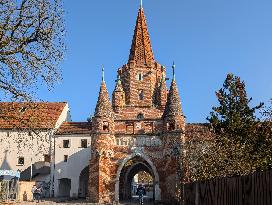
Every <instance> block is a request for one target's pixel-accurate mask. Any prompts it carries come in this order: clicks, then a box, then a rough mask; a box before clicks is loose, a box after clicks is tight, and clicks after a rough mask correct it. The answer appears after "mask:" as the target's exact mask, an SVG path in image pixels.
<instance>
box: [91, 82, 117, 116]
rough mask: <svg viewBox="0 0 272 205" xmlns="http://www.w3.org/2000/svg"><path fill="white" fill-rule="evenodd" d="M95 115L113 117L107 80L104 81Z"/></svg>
mask: <svg viewBox="0 0 272 205" xmlns="http://www.w3.org/2000/svg"><path fill="white" fill-rule="evenodd" d="M94 116H95V117H113V116H114V114H113V110H112V105H111V101H110V97H109V93H108V90H107V86H106V83H105V81H102V83H101V86H100V91H99V96H98V100H97V103H96V108H95V113H94Z"/></svg>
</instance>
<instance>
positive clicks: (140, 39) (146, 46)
mask: <svg viewBox="0 0 272 205" xmlns="http://www.w3.org/2000/svg"><path fill="white" fill-rule="evenodd" d="M129 61H135V62H136V64H147V65H150V64H152V63H153V62H154V61H155V60H154V55H153V51H152V46H151V41H150V37H149V33H148V27H147V23H146V18H145V14H144V9H143V7H142V1H141V4H140V9H139V11H138V17H137V21H136V26H135V30H134V36H133V40H132V44H131V49H130V55H129Z"/></svg>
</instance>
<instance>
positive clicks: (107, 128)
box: [103, 122, 109, 132]
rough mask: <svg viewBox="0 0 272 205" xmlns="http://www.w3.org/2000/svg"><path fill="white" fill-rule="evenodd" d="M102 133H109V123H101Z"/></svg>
mask: <svg viewBox="0 0 272 205" xmlns="http://www.w3.org/2000/svg"><path fill="white" fill-rule="evenodd" d="M103 131H105V132H109V123H108V122H103Z"/></svg>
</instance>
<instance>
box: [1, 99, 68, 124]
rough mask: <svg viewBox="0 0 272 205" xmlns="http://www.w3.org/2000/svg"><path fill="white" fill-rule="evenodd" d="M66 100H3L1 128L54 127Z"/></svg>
mask: <svg viewBox="0 0 272 205" xmlns="http://www.w3.org/2000/svg"><path fill="white" fill-rule="evenodd" d="M66 105H67V103H66V102H21V103H20V102H1V103H0V129H30V128H32V129H53V128H55V126H56V123H57V121H58V119H59V117H60V115H61V113H62V112H63V109H64V107H65V106H66Z"/></svg>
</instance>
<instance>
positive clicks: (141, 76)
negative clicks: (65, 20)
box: [137, 73, 143, 81]
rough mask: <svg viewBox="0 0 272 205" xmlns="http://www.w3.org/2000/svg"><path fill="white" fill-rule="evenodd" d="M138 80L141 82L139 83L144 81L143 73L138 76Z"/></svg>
mask: <svg viewBox="0 0 272 205" xmlns="http://www.w3.org/2000/svg"><path fill="white" fill-rule="evenodd" d="M137 80H139V81H142V80H143V74H142V73H138V74H137Z"/></svg>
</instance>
